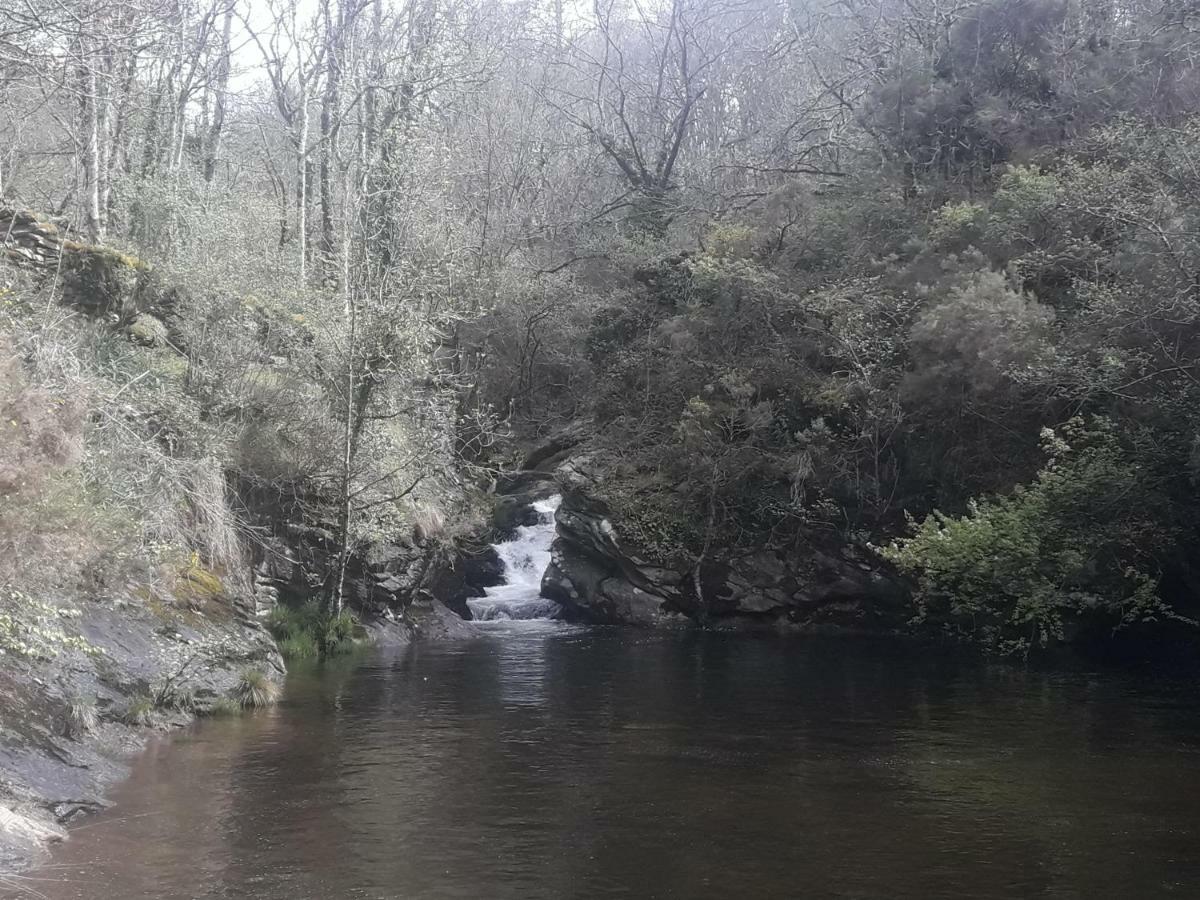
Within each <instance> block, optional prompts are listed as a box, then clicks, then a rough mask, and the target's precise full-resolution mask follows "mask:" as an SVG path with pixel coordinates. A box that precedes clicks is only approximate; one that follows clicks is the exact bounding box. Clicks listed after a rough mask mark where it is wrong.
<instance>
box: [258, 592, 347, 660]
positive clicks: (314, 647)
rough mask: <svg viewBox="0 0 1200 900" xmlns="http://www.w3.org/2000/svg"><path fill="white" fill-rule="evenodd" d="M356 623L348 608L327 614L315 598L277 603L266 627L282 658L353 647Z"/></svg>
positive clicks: (333, 652) (335, 653)
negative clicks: (336, 613) (303, 601)
mask: <svg viewBox="0 0 1200 900" xmlns="http://www.w3.org/2000/svg"><path fill="white" fill-rule="evenodd" d="M356 624H357V623H356V622H355V621H354V617H353V616H351V615H350V613H348V612H342V613H341V614H340V615H337V616H328V615H326V613H325V612H324V611H323V610H322V609H321V606H320V604H319V603H316V602H315V601H313V602H309V603H305V604H304V605H303V606H285V605H282V604H281V605H279V606H276V607H275V609H273V610H272V611H271V615H270V618H268V619H267V627H268V628H269V629H270V631H271V634H272V635H273V636H274V637H275V640H276V641H277V642H278V644H279V652H280V653H281V654H283V656H284V658H285V659H305V658H309V657H314V656H338V655H340V654H343V653H349V652H350V650H352V649H353V647H354V628H355V625H356Z"/></svg>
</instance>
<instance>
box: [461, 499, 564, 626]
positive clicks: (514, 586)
mask: <svg viewBox="0 0 1200 900" xmlns="http://www.w3.org/2000/svg"><path fill="white" fill-rule="evenodd" d="M561 500H562V498H561V497H558V496H554V497H547V498H546V499H545V500H539V501H537V502H536V503H534V504H533V509H534V511H535V512H537V514H538V520H537V524H535V525H521V526H519V527H518V528H517V533H516V535H515V536H514V537H513V539H512V540H511V541H505V542H504V543H501V544H493V545H492V547H493V549H494V550H495V551H496V554H497V555H498V556H499V557H500V561H501V562H502V563H503V564H504V583H503V584H498V585H496V586H495V587H490V588H488V589H487V590H486V592H485V593H484V596H482V597H477V598H475V599H472V600H468V601H467V606H469V607H470V608H471V616H472V617H473V618H474V619H475V620H476V621H481V622H495V621H510V620H514V619H521V620H524V619H549V618H551V617H553V616H554V614H555V613H556V612H557V611H558V604H557V603H555V602H554V601H553V600H547V599H545V598H544V597H542V575H543V574H545V572H546V568H547V567H548V566H549V565H550V545H551V544H552V543H553V542H554V512H555V510H557V509H558V504H559V503H560V502H561Z"/></svg>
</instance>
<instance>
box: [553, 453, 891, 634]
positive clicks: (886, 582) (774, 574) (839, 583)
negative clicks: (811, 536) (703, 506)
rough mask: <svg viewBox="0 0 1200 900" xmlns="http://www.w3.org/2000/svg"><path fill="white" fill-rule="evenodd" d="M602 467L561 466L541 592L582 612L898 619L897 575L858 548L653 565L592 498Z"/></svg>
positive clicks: (638, 621) (857, 622)
mask: <svg viewBox="0 0 1200 900" xmlns="http://www.w3.org/2000/svg"><path fill="white" fill-rule="evenodd" d="M601 477H602V475H601V474H600V473H599V472H598V470H597V469H596V468H594V467H592V466H590V464H589V462H588V461H587V460H586V459H576V460H574V461H572V462H569V463H567V464H565V465H564V466H562V467H561V468H560V470H559V478H560V484H561V486H562V490H563V502H562V506H560V507H559V510H558V516H557V521H558V537H557V538H556V540H555V542H554V545H553V547H552V550H551V556H552V562H551V564H550V567H549V569H548V570H547V571H546V574H545V576H544V578H543V580H542V593H543V594H544V595H545V596H546V597H549V598H550V599H552V600H554V601H556V602H558V603H559V604H560V605H561V606H562V607H563V611H564V614H565V615H566V617H568V618H573V619H577V620H582V621H588V622H598V623H609V624H631V625H646V626H677V625H691V624H697V625H704V626H707V627H713V628H764V627H765V628H782V629H788V630H820V629H827V630H860V631H891V630H895V629H897V628H898V627H900V625H901V624H902V623H903V620H904V618H905V614H904V591H903V588H902V587H901V585H900V582H899V580H898V579H897V578H896V577H895V576H893V575H892V574H891V573H889V572H888V571H886V570H885V569H884V567H883V566H882V565H881V564H880V563H878V562H875V561H873V560H871V559H869V558H867V556H866V554H865V553H863V552H862V551H860V550H858V549H857V548H854V547H851V546H846V545H844V546H841V547H836V546H834V547H822V548H817V547H815V546H809V547H805V548H803V549H801V550H799V551H796V552H790V553H784V552H781V551H779V550H776V549H769V548H764V549H760V550H756V551H753V552H744V553H738V554H727V555H725V556H721V557H717V558H714V559H713V560H712V561H711V562H706V563H705V564H704V565H703V567H702V568H701V569H700V571H699V572H697V571H696V570H695V568H694V567H692V568H690V569H685V568H682V567H678V568H677V567H671V566H661V565H656V564H654V563H652V562H648V561H646V560H645V559H642V558H640V557H639V556H638V555H637V554H636V552H635V551H633V550H632V549H631V548H629V547H626V546H625V545H624V544H623V543H622V541H621V539H620V536H619V534H618V533H617V529H616V528H615V527H614V525H613V522H612V517H611V514H610V510H609V509H608V508H607V507H606V506H605V504H603V503H602V502H600V501H599V500H597V499H595V498H594V497H593V496H592V495H591V494H590V493H589V489H590V488H594V487H595V484H596V482H597V480H598V479H599V478H601Z"/></svg>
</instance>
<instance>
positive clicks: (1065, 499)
mask: <svg viewBox="0 0 1200 900" xmlns="http://www.w3.org/2000/svg"><path fill="white" fill-rule="evenodd" d="M1043 446H1044V449H1045V452H1046V453H1047V456H1048V461H1047V463H1046V465H1045V467H1044V468H1042V469H1041V471H1039V472H1038V474H1037V477H1036V479H1035V480H1034V481H1033V482H1032V483H1031V484H1029V485H1027V486H1020V485H1018V486H1017V487H1016V488H1014V489H1013V491H1012V492H1011V493H1009V494H1007V495H1004V496H997V497H986V498H982V499H979V500H976V501H972V502H971V503H970V504H969V506H968V510H967V512H966V513H965V514H964V515H962V516H947V515H944V514H942V513H934V514H932V515H930V516H928V517H926V518H925V520H924V521H923V522H921V524H919V525H915V526H914V529H913V535H912V536H911V537H908V538H904V539H901V540H899V541H896V542H895V543H893V544H891V545H890V546H889V547H887V548H885V549H884V550H883V551H882V552H883V554H884V556H885V557H887V558H888V559H890V560H891V561H892V562H894V563H895V564H896V565H897V566H898V567H899V568H900V570H901V571H903V572H906V573H908V574H910V575H912V576H913V577H914V578H915V579H916V580H917V584H918V587H917V591H916V597H915V599H916V603H917V610H918V613H917V618H918V621H920V622H922V623H928V624H933V625H936V626H939V627H942V628H944V629H945V630H946V631H948V632H950V633H951V634H953V635H955V636H958V637H962V638H965V639H969V640H971V641H975V642H977V643H980V644H982V645H984V646H985V647H988V648H990V649H994V650H997V651H1000V652H1003V653H1022V654H1028V653H1029V652H1030V651H1031V650H1034V649H1045V648H1047V647H1049V646H1052V645H1055V644H1059V643H1062V642H1064V641H1066V640H1067V639H1069V638H1070V637H1072V636H1073V635H1074V633H1075V632H1076V631H1077V630H1078V629H1079V628H1080V627H1088V628H1096V627H1103V628H1107V629H1110V630H1117V629H1121V628H1124V627H1126V626H1128V625H1131V624H1134V623H1138V622H1145V621H1148V620H1154V619H1164V618H1169V617H1172V616H1174V614H1173V613H1172V612H1171V611H1170V609H1169V608H1168V607H1167V606H1166V604H1164V603H1163V602H1162V600H1161V599H1160V598H1159V597H1158V595H1157V593H1156V587H1157V584H1156V577H1155V575H1154V574H1153V573H1154V571H1155V553H1156V551H1158V549H1159V548H1161V547H1163V546H1166V545H1169V544H1170V542H1171V540H1172V538H1173V537H1174V535H1172V534H1170V533H1169V532H1168V531H1166V530H1165V529H1164V525H1163V520H1162V518H1161V515H1162V512H1163V507H1164V505H1165V502H1166V501H1165V498H1163V497H1162V496H1161V495H1160V490H1161V489H1160V486H1158V485H1156V484H1155V483H1154V474H1153V473H1152V472H1151V471H1149V470H1148V469H1147V467H1146V464H1145V462H1143V461H1142V460H1141V459H1139V457H1138V455H1137V454H1136V453H1135V452H1134V451H1133V450H1131V449H1130V448H1128V447H1123V446H1122V445H1121V442H1120V440H1119V438H1118V435H1116V434H1115V433H1114V429H1113V427H1112V424H1111V423H1110V422H1108V421H1106V420H1098V421H1093V422H1091V423H1087V424H1085V423H1084V422H1083V421H1082V420H1079V419H1074V420H1072V421H1070V422H1068V423H1067V424H1066V425H1064V426H1063V427H1062V428H1060V429H1059V430H1058V431H1052V430H1050V429H1046V430H1045V432H1044V433H1043Z"/></svg>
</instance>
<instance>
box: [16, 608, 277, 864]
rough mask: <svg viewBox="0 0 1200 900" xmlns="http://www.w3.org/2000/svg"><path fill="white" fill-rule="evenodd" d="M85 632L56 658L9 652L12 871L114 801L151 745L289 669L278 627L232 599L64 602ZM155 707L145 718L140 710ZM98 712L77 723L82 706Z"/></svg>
mask: <svg viewBox="0 0 1200 900" xmlns="http://www.w3.org/2000/svg"><path fill="white" fill-rule="evenodd" d="M54 609H55V616H54V618H55V619H56V620H58V621H60V622H62V623H63V628H64V629H66V630H68V631H69V633H70V634H71V635H73V637H74V639H75V642H74V643H71V644H69V645H68V644H63V645H61V646H60V647H59V648H57V649H56V650H55V652H53V653H47V654H44V655H41V656H36V657H25V656H21V655H19V654H6V655H3V656H0V661H2V663H3V664H2V665H0V873H4V872H7V871H16V870H19V869H20V868H22V867H24V866H25V865H28V864H30V863H32V862H36V861H38V860H39V859H43V858H44V853H45V845H46V843H47V842H49V841H53V840H61V839H62V838H63V837H64V836H65V832H64V829H63V826H64V824H65V823H67V822H68V821H70V820H72V819H74V818H75V816H77V815H79V814H81V813H86V812H88V811H91V810H94V809H98V808H101V807H103V806H105V805H106V802H105V800H104V792H105V790H106V788H107V787H108V786H109V785H110V784H112V783H113V782H114V781H117V780H119V779H121V778H123V777H124V776H125V774H126V772H127V764H126V760H127V759H128V758H129V756H130V755H131V754H132V753H135V752H136V751H137V750H138V749H139V748H140V746H141V744H142V742H143V740H144V739H145V737H146V734H147V729H146V728H145V727H143V726H144V725H147V724H149V725H156V726H158V727H171V726H177V725H181V724H184V723H185V722H187V721H188V720H189V719H190V718H191V715H192V713H193V712H203V711H204V710H205V709H206V708H207V707H210V706H212V705H213V704H214V703H215V702H216V701H217V700H219V699H221V698H228V697H230V695H231V693H232V692H233V690H234V688H235V687H236V685H237V683H238V680H239V678H240V677H241V674H242V673H243V672H245V671H246V670H249V669H253V670H257V671H259V672H262V673H263V674H265V675H267V676H268V677H269V678H271V679H278V678H281V677H282V675H283V661H282V660H281V659H280V657H279V653H278V652H277V651H276V649H275V642H274V641H273V640H271V637H270V635H269V634H267V632H266V630H265V629H264V628H263V627H262V626H261V625H260V624H259V623H258V622H257V621H256V620H255V619H254V618H253V617H247V616H245V615H243V614H242V612H241V610H240V609H239V607H238V605H237V604H234V603H230V602H228V601H227V600H223V601H221V602H216V601H214V602H212V603H210V604H207V605H206V609H205V610H204V611H198V610H195V609H189V608H188V607H186V606H178V607H172V606H166V605H159V604H156V605H149V604H146V603H144V602H142V601H141V600H140V599H127V598H101V597H96V598H89V599H80V600H77V601H74V602H72V601H69V600H67V599H65V598H58V599H56V600H55V601H54ZM138 698H142V700H141V702H143V703H146V704H148V705H149V704H151V703H152V708H147V709H145V710H144V711H143V712H141V713H139V714H138V716H137V717H136V718H135V717H134V716H133V714H132V713H131V710H133V709H134V708H135V704H137V703H138V702H139V699H138ZM81 700H82V701H85V702H86V703H88V704H90V705H91V706H92V708H93V709H94V712H95V721H94V723H92V724H91V725H90V727H87V728H86V729H80V728H78V727H73V726H72V719H71V714H70V710H71V704H72V703H73V702H79V701H81Z"/></svg>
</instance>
